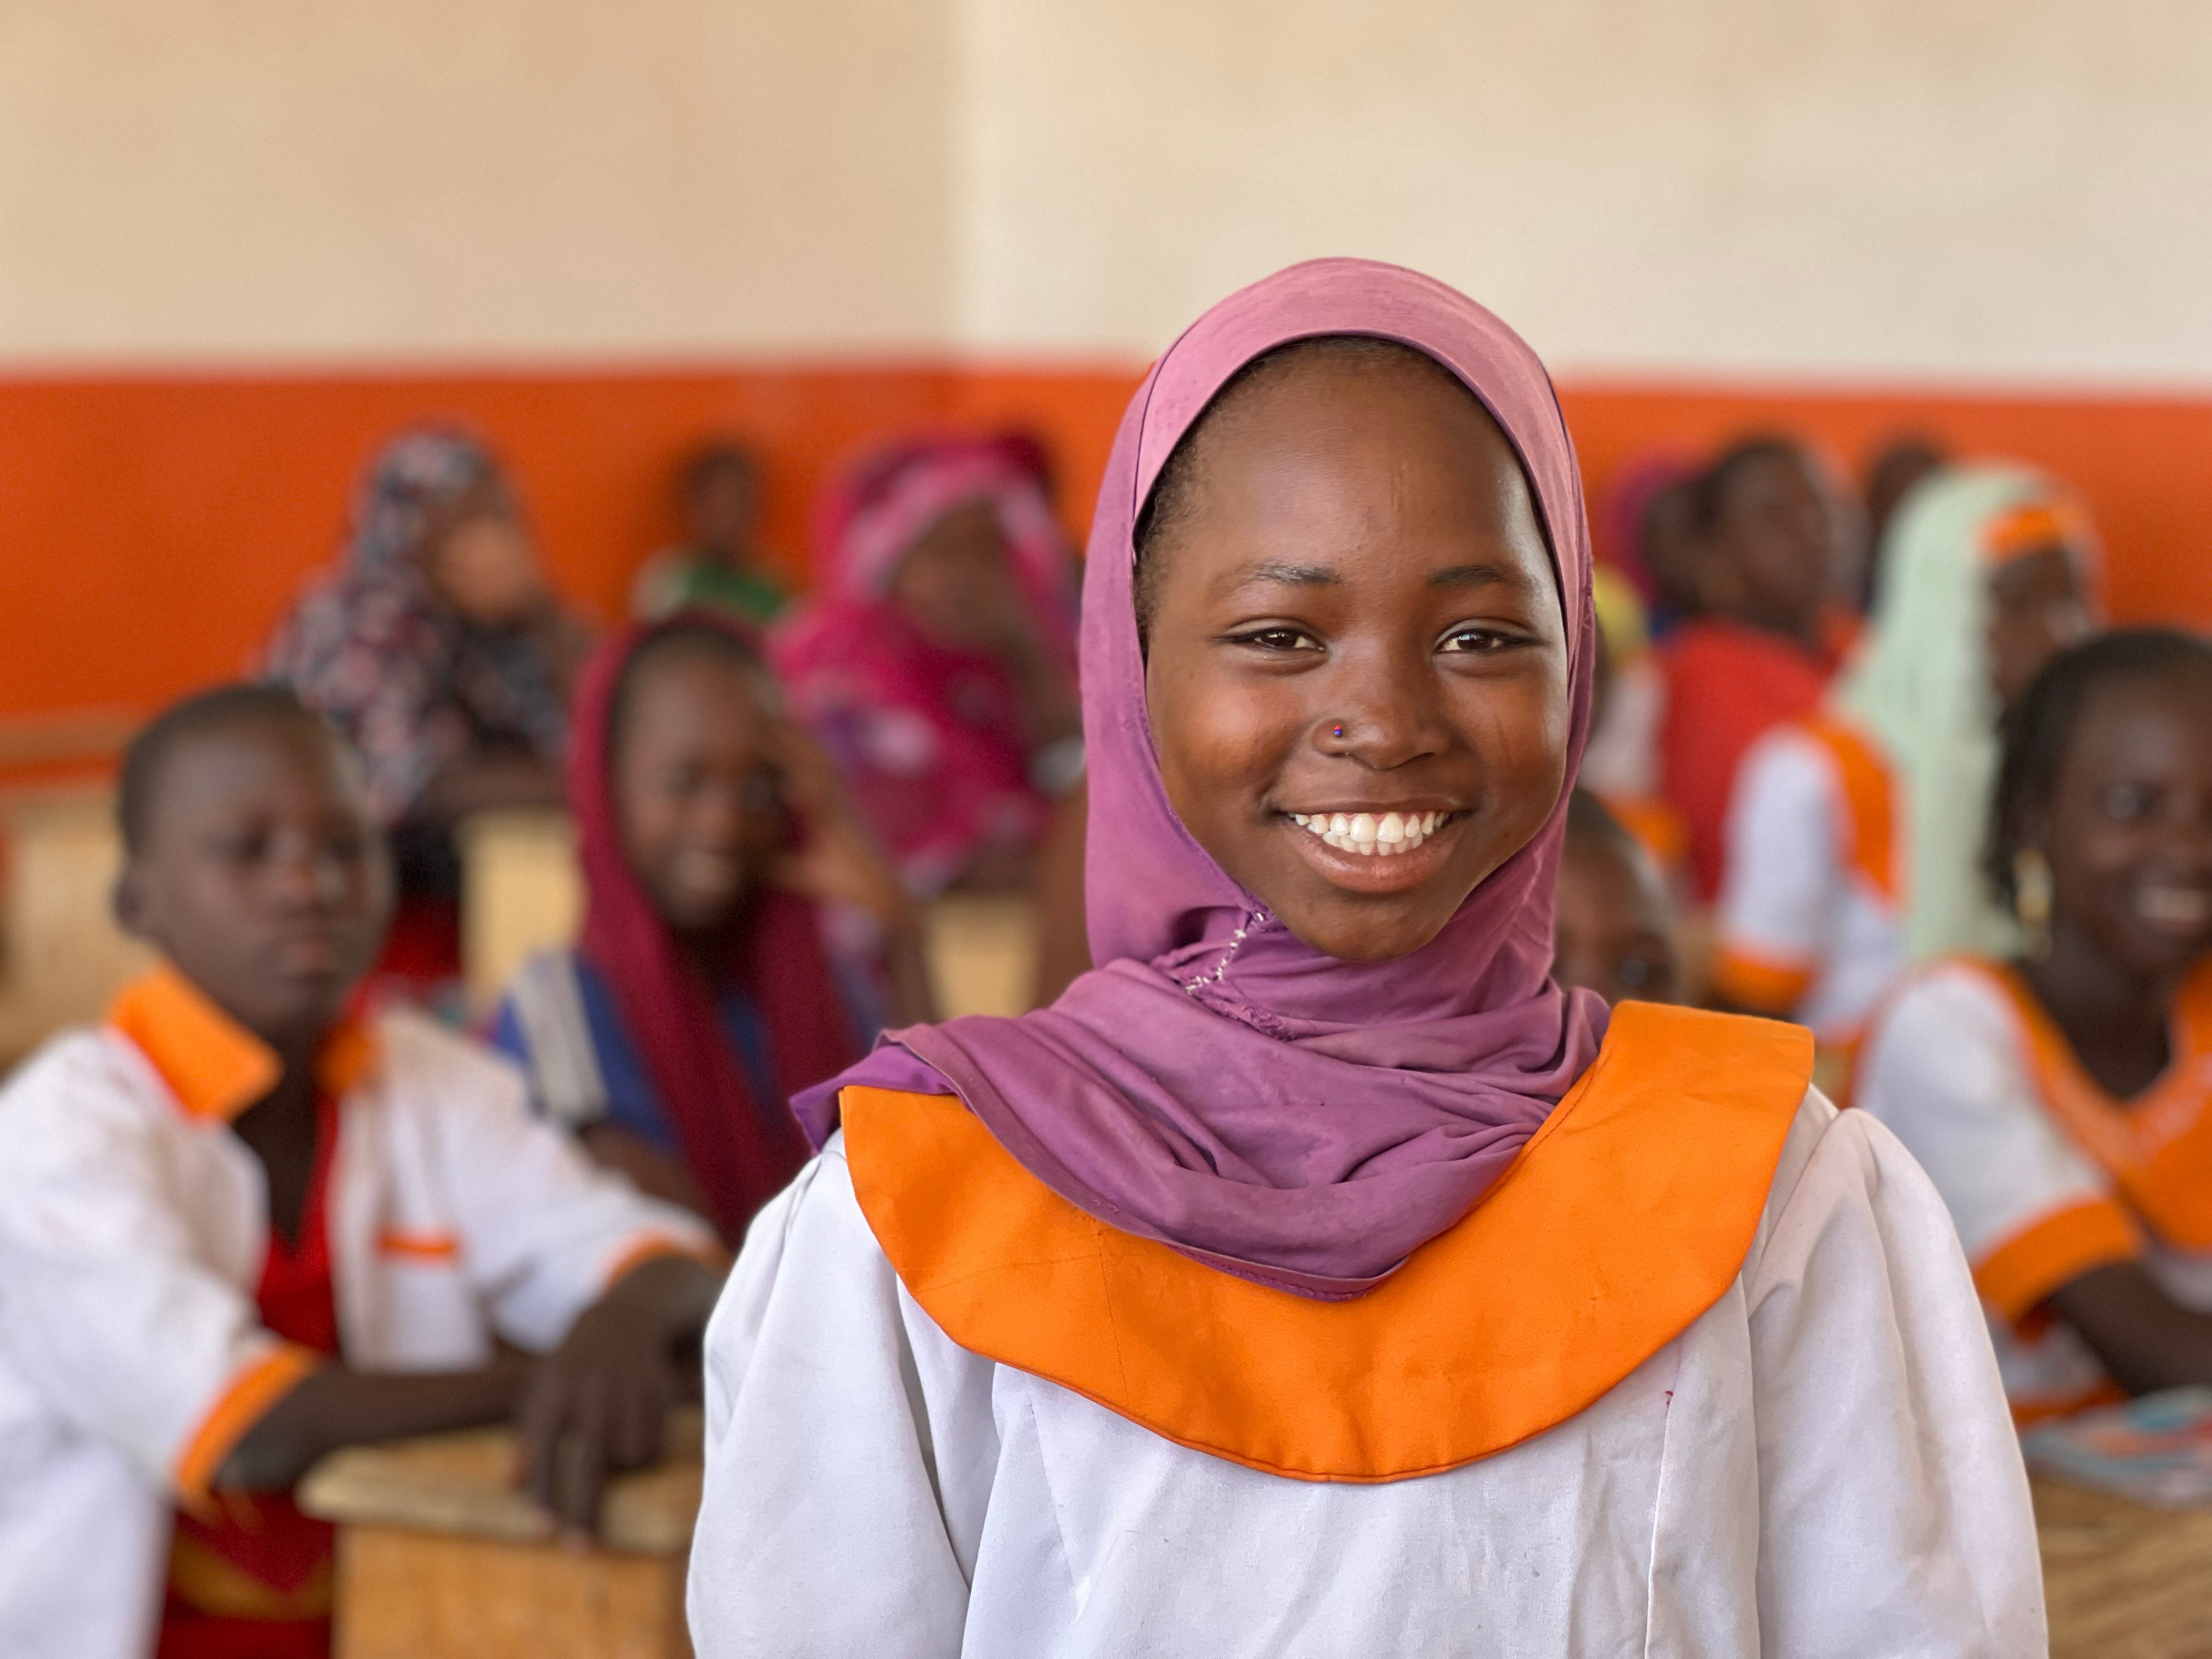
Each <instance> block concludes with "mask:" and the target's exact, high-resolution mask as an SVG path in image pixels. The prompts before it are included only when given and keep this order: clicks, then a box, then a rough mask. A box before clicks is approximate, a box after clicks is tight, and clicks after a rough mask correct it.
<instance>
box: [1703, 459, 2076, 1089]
mask: <svg viewBox="0 0 2212 1659" xmlns="http://www.w3.org/2000/svg"><path fill="white" fill-rule="evenodd" d="M2094 559H2095V549H2094V546H2093V541H2092V538H2091V536H2090V533H2089V529H2088V526H2087V522H2086V520H2084V519H2083V518H2082V517H2081V513H2079V511H2078V510H2077V509H2075V507H2073V506H2072V505H2071V504H2070V503H2069V501H2067V500H2066V498H2065V497H2064V496H2063V495H2062V494H2061V493H2059V492H2058V491H2057V490H2056V489H2054V488H2053V486H2052V485H2051V483H2050V482H2049V481H2048V480H2047V479H2045V478H2043V477H2039V476H2038V475H2037V474H2035V473H2033V472H2030V471H2027V469H2025V468H2022V467H2017V466H2004V465H1973V466H1960V467H1957V468H1954V469H1952V470H1950V471H1947V472H1944V473H1942V475H1940V476H1938V477H1935V478H1933V479H1930V480H1929V481H1927V482H1925V483H1923V484H1922V485H1921V487H1920V489H1918V490H1917V491H1916V492H1915V493H1914V495H1913V496H1912V500H1911V504H1910V505H1909V506H1908V507H1906V509H1905V512H1904V513H1903V514H1902V515H1901V516H1900V517H1899V519H1898V520H1896V521H1895V525H1894V527H1893V535H1892V545H1891V546H1890V547H1889V548H1888V550H1887V551H1886V552H1885V554H1884V567H1885V568H1886V569H1887V572H1888V579H1887V581H1886V583H1885V584H1884V586H1883V587H1882V590H1881V600H1880V602H1879V604H1878V605H1877V607H1876V609H1875V615H1874V618H1873V622H1872V625H1871V626H1870V628H1869V630H1868V634H1867V636H1866V639H1865V641H1864V644H1863V647H1862V648H1861V650H1860V652H1859V653H1858V655H1857V660H1856V661H1855V662H1854V663H1853V664H1852V665H1851V666H1850V668H1849V669H1847V670H1846V671H1844V674H1843V676H1842V677H1841V678H1840V679H1839V680H1838V683H1837V684H1836V687H1835V689H1834V690H1833V691H1832V693H1831V694H1830V696H1829V697H1828V700H1827V702H1826V703H1825V704H1824V705H1823V706H1822V708H1820V710H1819V711H1818V712H1816V713H1814V714H1810V715H1808V716H1805V717H1803V718H1802V719H1798V720H1790V721H1786V722H1784V724H1783V725H1781V726H1777V727H1775V728H1774V730H1772V731H1771V732H1768V733H1767V734H1766V735H1765V737H1763V738H1760V739H1759V741H1758V742H1757V743H1756V744H1753V746H1752V747H1751V749H1750V750H1748V751H1747V753H1746V755H1745V757H1744V760H1743V763H1742V765H1741V767H1740V768H1739V769H1738V770H1737V773H1736V782H1735V797H1734V799H1733V800H1732V801H1731V802H1730V804H1729V817H1728V863H1727V867H1726V870H1725V872H1724V873H1723V877H1722V881H1721V894H1720V902H1719V904H1718V906H1717V908H1716V912H1715V917H1714V921H1715V933H1716V935H1717V950H1716V952H1715V958H1714V967H1713V989H1714V992H1715V994H1716V995H1717V997H1718V998H1719V999H1720V1000H1722V1001H1723V1002H1725V1003H1726V1004H1728V1005H1729V1006H1732V1007H1736V1008H1741V1009H1744V1010H1747V1011H1748V1012H1753V1013H1762V1014H1768V1015H1771V1016H1774V1017H1777V1018H1784V1019H1794V1020H1796V1021H1797V1022H1798V1023H1799V1024H1803V1025H1808V1026H1810V1027H1811V1028H1812V1030H1813V1031H1814V1035H1816V1036H1819V1037H1820V1039H1821V1041H1822V1042H1827V1043H1833V1044H1837V1045H1839V1046H1841V1047H1844V1048H1848V1047H1849V1045H1850V1043H1852V1042H1854V1041H1855V1040H1856V1039H1857V1036H1859V1034H1860V1031H1861V1030H1862V1028H1863V1026H1864V1024H1865V1022H1866V1020H1867V1018H1868V1016H1869V1014H1870V1013H1871V1012H1873V1010H1874V1007H1875V1003H1876V1002H1877V1000H1879V999H1880V998H1881V996H1882V994H1884V993H1885V992H1886V991H1887V990H1888V989H1889V987H1890V986H1891V985H1892V984H1893V982H1894V981H1895V980H1896V978H1897V975H1899V973H1900V972H1901V971H1903V969H1905V965H1906V964H1907V963H1911V962H1926V961H1930V960H1933V959H1934V958H1936V957H1941V956H1946V955H1949V954H1951V953H1953V952H1956V951H1976V952H1981V953H1997V954H2002V953H2003V951H2005V950H2006V949H2007V947H2008V945H2009V944H2010V942H2011V940H2012V937H2013V931H2012V924H2011V918H2010V917H2008V916H2007V915H2003V914H2002V912H2001V911H2000V910H1999V909H1998V908H1997V907H1996V904H1995V903H1994V902H1993V901H1992V899H1991V897H1990V891H1989V888H1988V886H1987V884H1985V883H1984V881H1983V880H1982V879H1981V852H1982V844H1983V842H1984V838H1985V836H1986V831H1987V825H1988V823H1989V801H1990V789H1991V788H1992V787H1993V786H1994V784H1995V781H1996V757H1997V725H1998V721H1999V720H2000V719H2001V718H2002V712H2003V710H2004V708H2005V707H2006V706H2007V705H2008V704H2009V703H2010V702H2012V701H2013V700H2014V699H2015V698H2016V697H2018V696H2020V694H2021V691H2022V690H2025V689H2026V688H2027V683H2028V682H2029V681H2030V680H2032V679H2033V678H2034V677H2035V675H2036V674H2037V672H2038V671H2039V670H2040V669H2041V668H2042V667H2043V665H2045V663H2047V662H2049V661H2050V660H2051V657H2052V656H2053V655H2055V654H2056V653H2057V652H2059V651H2061V650H2063V649H2064V648H2065V647H2068V646H2070V645H2075V644H2078V643H2079V642H2080V641H2081V639H2082V638H2084V637H2085V636H2086V635H2087V633H2088V631H2089V628H2090V615H2091V600H2090V592H2091V586H2092V568H2093V562H2094Z"/></svg>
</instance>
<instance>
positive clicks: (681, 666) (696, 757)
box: [613, 649, 784, 934]
mask: <svg viewBox="0 0 2212 1659" xmlns="http://www.w3.org/2000/svg"><path fill="white" fill-rule="evenodd" d="M773 740H774V732H773V727H772V725H771V721H770V718H769V714H768V712H767V710H766V709H765V708H763V706H762V702H761V694H760V687H759V684H757V680H756V678H755V677H754V674H753V671H751V670H750V669H749V668H748V667H746V666H745V665H744V664H742V663H739V662H737V661H734V660H732V659H730V658H728V657H726V656H723V655H720V654H718V653H714V652H712V651H710V650H707V649H678V650H672V651H671V652H669V653H667V654H666V655H665V656H661V657H659V658H656V659H651V660H649V661H647V663H645V664H644V665H642V666H641V668H639V669H638V670H637V671H635V678H633V680H632V681H631V683H630V684H629V686H628V688H627V689H626V692H625V695H624V696H623V708H622V711H621V720H620V724H619V726H618V727H617V732H616V743H615V753H614V767H613V772H614V790H615V806H616V815H617V823H618V828H619V830H620V834H621V836H622V845H623V856H624V857H625V858H626V859H627V860H629V867H630V869H631V870H632V871H633V872H635V874H636V876H637V878H638V880H639V881H640V882H641V883H643V884H644V886H645V890H646V892H647V895H648V896H650V897H651V898H652V900H653V908H655V909H656V910H658V911H659V913H660V916H661V919H662V920H663V921H665V922H667V923H668V925H669V926H670V927H672V928H674V929H675V930H676V931H677V932H678V933H690V934H700V933H712V932H713V931H714V929H716V928H718V927H721V926H722V925H724V924H725V923H726V922H727V921H729V920H730V919H731V918H732V916H734V915H736V914H737V912H738V908H740V906H741V905H742V904H743V903H744V900H745V898H746V897H747V896H749V895H750V892H751V890H752V888H753V884H754V883H755V881H756V879H757V877H758V875H759V872H761V871H762V870H763V869H764V868H765V866H766V864H767V861H768V860H769V857H770V856H771V855H772V854H774V853H775V850H776V849H777V848H779V846H780V845H781V842H782V840H783V834H784V823H783V815H782V811H781V807H780V805H778V802H779V799H780V797H779V792H778V788H777V784H776V777H775V769H774V760H773V752H772V748H771V745H772V743H773Z"/></svg>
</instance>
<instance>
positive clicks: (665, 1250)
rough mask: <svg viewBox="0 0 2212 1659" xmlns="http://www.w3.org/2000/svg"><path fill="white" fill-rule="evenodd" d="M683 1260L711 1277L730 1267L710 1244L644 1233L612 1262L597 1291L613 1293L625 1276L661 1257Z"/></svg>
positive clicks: (717, 1247)
mask: <svg viewBox="0 0 2212 1659" xmlns="http://www.w3.org/2000/svg"><path fill="white" fill-rule="evenodd" d="M668 1255H677V1256H682V1257H683V1258H684V1260H685V1261H696V1262H697V1263H698V1264H699V1265H700V1266H701V1267H705V1268H707V1269H708V1271H710V1272H713V1273H720V1272H721V1271H722V1270H723V1269H724V1268H726V1267H728V1266H729V1265H730V1259H729V1257H728V1256H726V1255H724V1254H723V1253H722V1251H721V1249H720V1247H719V1246H717V1245H713V1244H699V1243H689V1242H687V1241H685V1240H684V1239H680V1238H671V1237H670V1236H669V1235H668V1234H666V1233H647V1234H646V1235H645V1236H644V1237H641V1238H639V1239H637V1240H636V1241H635V1243H632V1244H631V1245H630V1246H629V1249H626V1250H624V1251H623V1253H622V1254H621V1255H618V1256H617V1257H616V1258H615V1262H614V1266H613V1267H610V1268H608V1269H607V1276H606V1280H605V1284H604V1285H601V1287H600V1293H601V1294H602V1295H604V1294H605V1292H606V1291H610V1290H612V1289H613V1288H614V1287H615V1285H617V1283H618V1282H619V1281H620V1280H621V1279H622V1278H623V1275H624V1274H625V1273H629V1272H630V1271H631V1270H632V1269H634V1268H637V1267H643V1266H644V1265H645V1264H646V1263H647V1262H648V1261H659V1259H660V1258H661V1257H663V1256H668Z"/></svg>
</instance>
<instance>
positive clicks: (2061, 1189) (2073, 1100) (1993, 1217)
mask: <svg viewBox="0 0 2212 1659" xmlns="http://www.w3.org/2000/svg"><path fill="white" fill-rule="evenodd" d="M2178 1013H2179V1018H2177V1020H2176V1022H2175V1026H2176V1042H2175V1049H2174V1060H2173V1062H2172V1065H2171V1066H2169V1067H2168V1068H2167V1072H2166V1076H2165V1077H2164V1078H2162V1079H2160V1080H2159V1082H2158V1083H2157V1084H2155V1085H2153V1087H2152V1089H2151V1090H2150V1091H2148V1092H2147V1094H2146V1095H2145V1096H2144V1097H2142V1098H2140V1099H2138V1100H2136V1101H2133V1102H2128V1103H2119V1102H2114V1101H2112V1100H2110V1099H2108V1098H2107V1097H2105V1096H2104V1095H2103V1093H2102V1091H2100V1090H2098V1089H2097V1088H2096V1085H2094V1084H2093V1083H2092V1082H2090V1081H2089V1079H2087V1075H2086V1074H2085V1073H2081V1069H2080V1066H2079V1063H2078V1062H2077V1061H2075V1060H2074V1059H2073V1057H2072V1055H2071V1054H2070V1052H2069V1051H2067V1050H2066V1049H2065V1048H2064V1039H2063V1037H2061V1036H2058V1035H2057V1028H2056V1026H2055V1025H2053V1024H2051V1022H2050V1019H2049V1017H2048V1015H2046V1014H2044V1013H2042V1012H2041V1011H2040V1010H2039V1009H2038V1008H2037V1007H2036V1006H2034V1004H2033V1000H2032V998H2031V997H2029V996H2028V995H2027V993H2026V992H2025V988H2024V987H2022V986H2021V985H2020V983H2019V982H2018V981H2017V980H2016V979H2015V978H2014V977H2013V976H2011V975H2008V974H2006V973H2004V972H2003V971H2002V970H2000V969H1996V968H1995V967H1994V966H1992V965H1991V964H1989V963H1982V962H1978V961H1975V960H1972V959H1969V958H1954V959H1952V960H1949V961H1945V962H1940V963H1933V964H1931V965H1930V966H1929V967H1927V968H1925V969H1921V970H1919V971H1918V972H1917V973H1915V974H1914V975H1912V976H1911V978H1910V979H1909V980H1907V981H1905V984H1904V985H1903V986H1902V987H1899V991H1898V993H1897V994H1896V996H1895V997H1894V998H1893V1000H1891V1001H1890V1003H1889V1004H1888V1005H1887V1006H1886V1007H1885V1008H1884V1010H1883V1012H1882V1013H1881V1017H1880V1018H1879V1019H1878V1020H1877V1021H1876V1023H1875V1026H1874V1027H1873V1029H1872V1030H1870V1031H1869V1034H1868V1036H1867V1041H1866V1043H1865V1045H1864V1047H1863V1048H1862V1050H1861V1052H1860V1055H1859V1066H1858V1071H1857V1079H1856V1096H1855V1097H1856V1098H1857V1101H1858V1103H1859V1104H1860V1105H1861V1106H1863V1108H1864V1109H1865V1110H1867V1111H1868V1112H1869V1113H1870V1114H1872V1115H1875V1116H1876V1117H1879V1118H1880V1119H1881V1121H1883V1122H1885V1123H1887V1125H1888V1126H1889V1127H1891V1128H1892V1129H1893V1130H1894V1131H1896V1133H1897V1136H1898V1138H1899V1139H1900V1140H1902V1141H1903V1142H1904V1143H1905V1146H1906V1147H1907V1148H1908V1149H1910V1151H1911V1152H1912V1154H1913V1156H1914V1157H1915V1158H1917V1159H1918V1160H1919V1161H1920V1164H1921V1167H1922V1168H1923V1169H1925V1170H1927V1171H1928V1174H1929V1178H1930V1179H1932V1180H1933V1181H1934V1182H1935V1183H1936V1190H1937V1191H1938V1192H1940V1193H1941V1194H1942V1195H1943V1201H1944V1203H1945V1204H1946V1205H1947V1206H1948V1207H1949V1209H1950V1212H1951V1218H1952V1220H1953V1221H1954V1223H1955V1224H1956V1225H1957V1227H1958V1230H1959V1237H1960V1241H1961V1242H1962V1243H1964V1245H1965V1247H1966V1256H1967V1260H1968V1261H1969V1262H1970V1263H1971V1264H1972V1267H1973V1270H1974V1279H1975V1283H1976V1285H1977V1286H1978V1289H1979V1290H1980V1291H1981V1294H1982V1298H1983V1305H1984V1311H1985V1312H1986V1315H1987V1316H1988V1321H1989V1328H1990V1338H1991V1340H1992V1341H1993V1343H1994V1344H1995V1346H1996V1354H1997V1362H1998V1365H1999V1369H2000V1370H2001V1371H2002V1375H2003V1376H2004V1380H2005V1389H2006V1391H2007V1393H2008V1395H2010V1397H2011V1399H2012V1402H2013V1407H2014V1410H2015V1414H2016V1415H2017V1416H2019V1417H2020V1418H2021V1419H2022V1420H2024V1421H2032V1420H2033V1419H2037V1418H2039V1417H2045V1416H2050V1415H2053V1414H2056V1413H2062V1412H2066V1411H2071V1410H2075V1409H2077V1408H2078V1407H2081V1406H2084V1405H2089V1404H2093V1403H2096V1402H2098V1401H2101V1400H2107V1399H2113V1398H2118V1397H2119V1393H2120V1391H2119V1389H2118V1386H2117V1385H2116V1384H2115V1383H2114V1382H2113V1380H2112V1377H2111V1376H2109V1375H2108V1374H2107V1373H2106V1370H2105V1368H2104V1366H2103V1364H2101V1363H2100V1361H2099V1360H2098V1358H2097V1357H2096V1356H2095V1355H2094V1354H2093V1352H2090V1350H2089V1347H2088V1345H2087V1343H2085V1342H2083V1341H2082V1340H2081V1338H2080V1337H2079V1336H2077V1335H2076V1334H2075V1333H2074V1331H2073V1329H2072V1328H2071V1327H2069V1326H2068V1325H2066V1324H2064V1323H2063V1322H2060V1321H2057V1320H2053V1319H2051V1318H2050V1317H2049V1316H2047V1315H2045V1314H2043V1313H2041V1312H2040V1311H2039V1309H2040V1304H2042V1303H2043V1302H2044V1300H2045V1298H2046V1297H2048V1296H2049V1295H2050V1293H2051V1291H2055V1290H2057V1289H2058V1288H2059V1287H2060V1286H2062V1285H2065V1284H2067V1283H2068V1282H2069V1280H2072V1279H2075V1278H2078V1277H2079V1276H2080V1275H2081V1274H2082V1273H2087V1272H2088V1271H2089V1270H2090V1269H2092V1268H2093V1267H2102V1266H2105V1265H2106V1264H2108V1263H2110V1262H2113V1261H2141V1262H2142V1264H2143V1266H2144V1267H2145V1268H2146V1269H2147V1270H2148V1272H2149V1273H2150V1274H2151V1275H2152V1277H2153V1278H2154V1279H2157V1280H2158V1282H2159V1284H2160V1286H2161V1287H2162V1288H2163V1289H2164V1290H2165V1291H2166V1294H2167V1295H2168V1296H2170V1297H2172V1298H2173V1299H2174V1300H2175V1301H2176V1302H2178V1303H2179V1304H2181V1305H2182V1306H2184V1307H2186V1308H2191V1309H2195V1310H2197V1311H2199V1312H2212V1185H2208V1183H2207V1182H2205V1181H2204V1179H2203V1169H2204V1168H2205V1167H2206V1164H2207V1161H2208V1159H2212V1042H2208V1039H2212V974H2208V973H2206V972H2200V973H2198V974H2197V975H2196V976H2195V977H2194V979H2193V980H2192V981H2191V984H2190V985H2189V986H2188V987H2185V991H2184V994H2183V997H2182V1000H2181V1006H2180V1008H2179V1011H2178Z"/></svg>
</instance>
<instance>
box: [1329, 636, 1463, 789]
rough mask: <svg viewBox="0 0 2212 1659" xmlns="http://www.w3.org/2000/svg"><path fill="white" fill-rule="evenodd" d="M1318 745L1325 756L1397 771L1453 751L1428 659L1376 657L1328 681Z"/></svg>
mask: <svg viewBox="0 0 2212 1659" xmlns="http://www.w3.org/2000/svg"><path fill="white" fill-rule="evenodd" d="M1329 678H1330V684H1328V687H1327V688H1326V690H1327V692H1328V695H1327V696H1325V697H1324V698H1323V699H1322V717H1321V718H1320V719H1319V720H1317V721H1316V723H1315V726H1314V742H1315V744H1316V747H1318V748H1319V749H1320V750H1322V753H1324V754H1327V755H1332V756H1338V757H1343V758H1346V759H1349V760H1354V761H1357V762H1358V763H1360V764H1361V765H1362V766H1364V767H1366V768H1367V769H1369V770H1370V771H1375V772H1389V771H1395V769H1398V768H1399V767H1401V766H1405V765H1407V764H1409V763H1412V762H1413V761H1417V760H1419V759H1422V758H1424V757H1426V756H1430V755H1435V754H1440V753H1442V752H1443V750H1444V749H1446V748H1447V747H1449V744H1450V742H1451V727H1450V725H1449V722H1448V721H1447V720H1445V718H1444V707H1443V693H1442V690H1441V688H1440V687H1439V686H1438V685H1437V678H1436V673H1435V671H1434V669H1433V668H1432V667H1431V665H1430V664H1429V662H1428V660H1427V658H1426V655H1425V653H1423V654H1422V655H1421V656H1420V657H1419V659H1418V660H1416V659H1414V658H1413V655H1412V653H1403V652H1377V653H1375V654H1374V655H1373V656H1371V657H1363V658H1361V659H1352V660H1347V661H1346V662H1345V663H1344V664H1343V665H1341V666H1340V668H1339V669H1338V670H1337V671H1335V672H1334V674H1332V675H1331V676H1330V677H1329Z"/></svg>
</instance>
